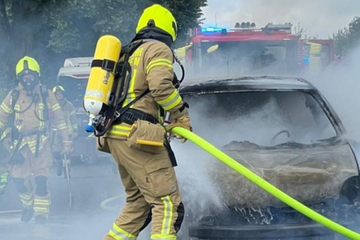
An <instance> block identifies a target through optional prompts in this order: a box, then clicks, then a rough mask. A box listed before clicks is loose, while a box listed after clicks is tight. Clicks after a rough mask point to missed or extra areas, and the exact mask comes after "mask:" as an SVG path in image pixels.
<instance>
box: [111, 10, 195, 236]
mask: <svg viewBox="0 0 360 240" xmlns="http://www.w3.org/2000/svg"><path fill="white" fill-rule="evenodd" d="M176 34H177V23H176V20H175V18H174V17H173V15H172V14H171V12H170V11H169V10H167V9H166V8H164V7H162V6H160V5H158V4H154V5H152V6H150V7H148V8H146V9H145V10H144V12H143V13H142V15H141V16H140V19H139V22H138V25H137V28H136V35H135V38H134V39H133V40H132V42H136V41H144V43H142V44H141V45H140V46H139V47H138V48H137V49H136V50H135V51H134V53H133V54H132V55H131V57H130V58H129V64H130V66H131V69H132V73H133V75H132V79H131V81H130V84H129V88H128V93H127V98H126V100H125V102H124V103H123V107H125V106H126V105H127V104H129V103H130V102H131V101H133V100H134V99H135V98H137V97H138V96H141V94H143V93H144V92H146V91H147V90H150V92H149V93H148V94H145V95H144V96H143V97H141V98H140V99H138V101H136V102H135V103H134V104H133V105H131V106H130V108H129V109H128V110H127V111H126V112H125V113H124V114H122V116H121V117H120V118H119V119H117V121H116V122H115V123H113V125H112V126H111V128H110V129H109V131H108V132H107V133H106V135H105V140H106V141H107V145H108V147H109V150H110V152H111V154H112V155H113V157H114V159H115V161H116V162H117V164H118V169H119V173H120V176H121V180H122V183H123V185H124V187H125V191H126V205H125V206H124V208H123V210H122V212H121V214H120V216H119V217H118V218H117V219H116V221H115V222H114V224H113V227H112V229H111V230H110V231H109V232H108V234H107V235H106V236H105V237H104V240H113V239H116V240H124V239H126V240H133V239H136V238H137V236H138V235H139V233H140V231H141V230H143V229H144V228H145V227H146V226H147V225H148V224H149V222H150V221H151V222H152V227H151V237H150V238H151V239H164V240H165V239H176V234H177V232H178V231H179V229H180V225H181V223H182V220H183V217H184V206H183V204H182V202H181V196H180V192H179V187H178V182H177V179H176V175H175V172H174V168H173V167H174V165H176V164H175V162H174V161H170V156H172V154H171V151H170V150H169V149H168V148H165V147H156V146H151V145H141V144H140V145H137V146H135V145H136V144H135V145H132V144H131V141H130V139H131V137H129V138H127V137H128V136H130V135H132V134H135V133H136V131H139V132H138V134H143V135H147V134H149V135H152V134H154V135H155V134H158V132H157V131H159V134H160V137H161V141H162V142H163V141H164V133H165V131H164V128H163V127H162V126H161V125H160V129H162V130H163V131H164V133H162V132H161V130H160V129H159V128H157V127H156V126H157V125H156V124H158V123H163V116H164V111H166V112H169V113H170V114H171V119H173V122H172V123H171V124H169V125H168V129H171V128H173V127H176V126H181V127H184V128H186V129H190V119H189V116H188V110H187V107H188V105H187V104H186V103H184V102H183V101H182V98H181V96H180V95H179V93H178V91H177V90H176V88H175V87H174V85H173V83H172V81H173V78H174V71H173V61H174V56H173V52H172V50H171V46H172V44H173V42H174V41H175V39H176ZM139 120H143V121H144V122H145V124H144V122H142V126H141V127H140V125H139V123H140V121H139ZM140 128H142V130H140ZM134 131H135V132H134ZM161 134H162V135H161ZM167 149H168V150H167ZM172 160H174V159H172Z"/></svg>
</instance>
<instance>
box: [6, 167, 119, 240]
mask: <svg viewBox="0 0 360 240" xmlns="http://www.w3.org/2000/svg"><path fill="white" fill-rule="evenodd" d="M53 170H54V171H55V169H53ZM71 175H72V178H71V186H72V193H73V208H72V209H70V210H69V207H68V188H67V182H66V179H65V178H64V177H56V176H55V172H54V173H53V174H52V177H51V178H50V181H49V187H50V189H51V199H52V208H51V215H50V217H49V220H48V223H47V224H45V225H36V224H35V222H34V220H32V221H31V222H29V223H22V222H21V221H20V213H19V212H17V210H20V209H21V205H20V201H19V199H18V197H17V194H16V192H15V188H14V185H13V183H12V182H10V184H9V186H8V188H7V191H6V193H5V194H4V195H1V196H0V240H24V239H26V240H58V239H59V240H60V239H61V240H63V239H67V240H86V239H89V240H92V239H94V240H95V239H99V240H100V239H102V237H103V236H104V235H105V234H106V233H107V231H108V230H109V229H110V227H111V226H112V223H113V221H114V220H115V219H116V217H117V215H118V213H119V212H120V209H121V206H122V205H123V204H124V197H123V195H121V194H122V192H123V187H122V185H121V183H120V179H119V177H118V175H117V173H114V172H113V170H112V166H111V164H110V163H104V164H99V165H93V166H89V165H75V166H72V170H71ZM119 195H120V196H119ZM114 196H119V197H118V198H116V199H115V200H114V201H110V202H108V203H107V205H103V206H102V207H101V204H102V202H103V201H104V200H106V199H109V198H112V197H114ZM6 212H8V213H6Z"/></svg>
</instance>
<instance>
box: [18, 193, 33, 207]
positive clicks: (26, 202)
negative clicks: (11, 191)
mask: <svg viewBox="0 0 360 240" xmlns="http://www.w3.org/2000/svg"><path fill="white" fill-rule="evenodd" d="M19 197H20V201H21V203H22V205H23V206H24V207H32V205H33V202H34V201H33V195H32V194H19Z"/></svg>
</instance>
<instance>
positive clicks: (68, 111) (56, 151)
mask: <svg viewBox="0 0 360 240" xmlns="http://www.w3.org/2000/svg"><path fill="white" fill-rule="evenodd" d="M52 92H53V93H54V94H55V97H56V99H57V101H58V103H59V104H60V107H61V110H62V112H63V114H64V117H65V122H66V127H67V130H68V134H69V136H68V137H69V139H70V140H71V141H72V142H74V139H75V138H76V137H77V135H78V126H77V119H76V111H75V107H74V105H73V104H72V103H71V102H70V101H69V100H67V99H66V98H65V96H64V93H65V89H64V87H62V86H60V85H57V86H55V87H53V89H52ZM51 145H52V151H53V156H54V158H55V164H56V168H57V171H56V172H57V175H58V176H60V175H61V174H62V169H63V164H62V157H61V139H60V135H59V134H58V130H57V129H55V131H53V135H52V144H51Z"/></svg>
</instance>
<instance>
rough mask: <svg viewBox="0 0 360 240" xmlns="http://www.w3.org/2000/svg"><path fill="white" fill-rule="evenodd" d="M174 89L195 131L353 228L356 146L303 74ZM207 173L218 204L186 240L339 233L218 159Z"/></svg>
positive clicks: (321, 236)
mask: <svg viewBox="0 0 360 240" xmlns="http://www.w3.org/2000/svg"><path fill="white" fill-rule="evenodd" d="M180 93H181V94H182V96H183V98H184V99H185V101H186V102H188V103H189V105H190V106H191V107H190V109H189V110H190V114H191V116H192V125H193V128H194V131H195V133H196V134H198V135H200V136H201V137H203V138H205V139H207V140H209V141H210V142H212V143H213V144H214V145H215V146H218V147H220V148H221V149H222V150H223V151H224V152H225V153H226V154H228V155H229V156H231V157H232V158H233V159H235V160H236V161H238V162H239V163H241V164H242V165H244V166H246V167H247V168H249V169H250V170H251V171H253V172H255V173H256V174H258V175H259V176H261V177H263V178H264V179H265V180H266V181H268V182H270V183H271V184H273V185H275V186H276V187H277V188H279V189H281V190H282V191H284V192H286V193H287V194H289V195H290V196H292V197H293V198H295V199H297V200H298V201H300V202H302V203H303V204H305V205H307V206H308V207H310V208H312V209H313V210H315V211H317V212H319V213H320V214H322V215H324V216H326V217H328V218H330V219H332V220H334V221H336V222H338V223H340V224H342V225H345V226H348V227H349V228H351V229H353V230H356V225H355V223H356V221H358V212H359V202H358V200H359V198H358V197H359V194H358V193H359V166H358V157H359V156H360V155H358V153H360V152H359V145H358V143H356V142H355V141H352V140H348V139H346V131H345V129H344V126H343V124H342V122H341V120H340V119H339V117H338V116H337V114H336V113H335V112H334V110H333V108H332V107H331V106H330V104H329V102H328V101H327V100H326V99H325V98H324V96H323V95H322V94H321V93H320V92H319V90H318V89H316V88H315V87H314V86H313V85H312V84H310V83H309V82H307V81H306V80H304V79H301V78H290V77H274V76H259V77H243V78H229V79H215V80H207V81H198V82H193V83H190V84H187V85H185V86H183V87H182V88H181V89H180ZM207 173H208V175H209V178H210V179H211V181H212V184H214V186H216V189H217V190H216V191H217V194H218V195H219V198H220V199H221V203H222V204H223V205H224V208H223V209H222V210H221V211H216V210H214V211H211V213H210V214H208V215H207V216H203V217H202V218H201V219H200V221H194V222H191V214H196V213H194V212H193V211H192V212H191V213H189V214H188V219H189V221H190V223H189V226H190V227H189V232H188V233H189V237H190V238H191V239H332V238H336V239H338V238H339V239H342V238H341V237H339V235H338V234H334V233H333V232H331V231H330V230H328V229H326V228H325V227H323V226H321V225H319V224H318V223H316V222H314V221H313V220H311V219H309V218H307V217H305V216H304V215H302V214H301V213H299V212H297V211H296V210H294V209H292V208H291V207H288V206H287V205H285V204H284V203H282V202H281V201H279V200H278V199H276V198H274V197H273V196H271V195H270V194H268V193H267V192H265V191H264V190H262V189H261V188H259V187H258V186H256V185H255V184H253V183H251V182H250V181H248V180H247V179H246V178H245V177H243V176H240V175H239V174H238V173H236V172H235V171H233V170H232V169H230V168H228V167H226V166H225V165H223V164H222V163H220V162H219V163H216V161H214V163H213V164H209V166H208V169H207Z"/></svg>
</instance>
